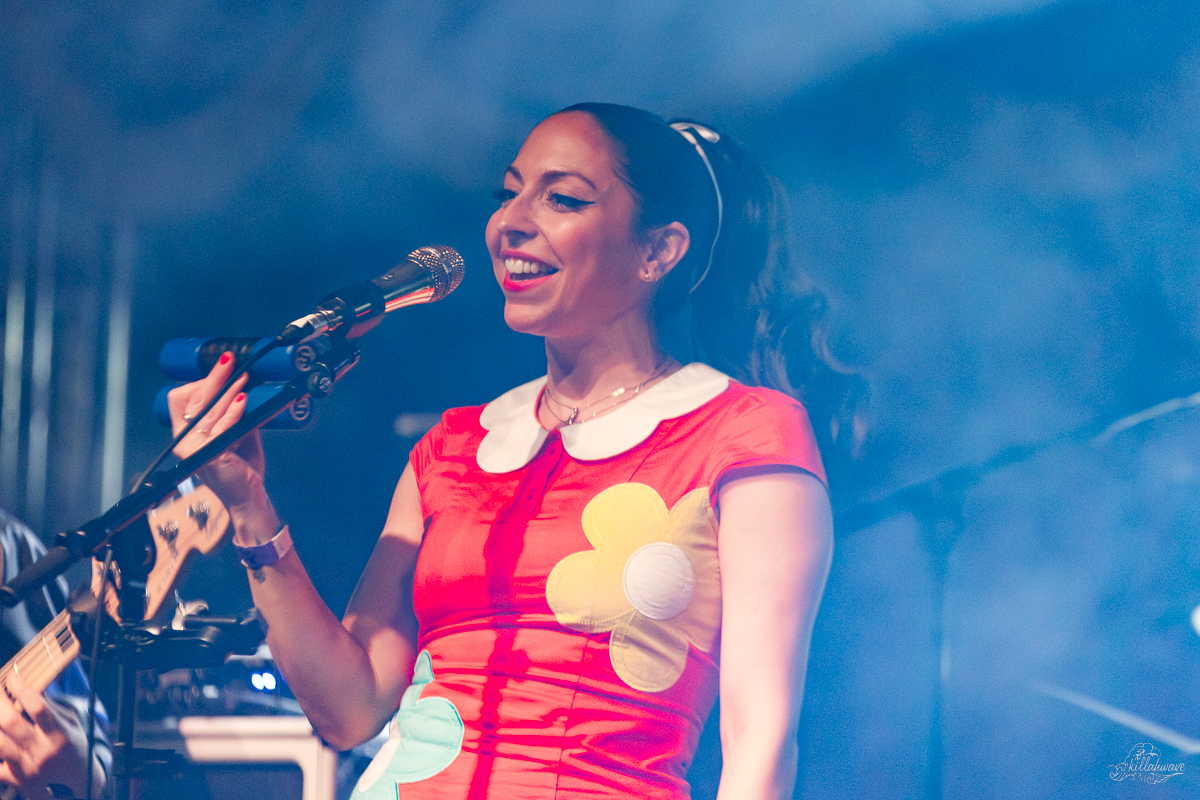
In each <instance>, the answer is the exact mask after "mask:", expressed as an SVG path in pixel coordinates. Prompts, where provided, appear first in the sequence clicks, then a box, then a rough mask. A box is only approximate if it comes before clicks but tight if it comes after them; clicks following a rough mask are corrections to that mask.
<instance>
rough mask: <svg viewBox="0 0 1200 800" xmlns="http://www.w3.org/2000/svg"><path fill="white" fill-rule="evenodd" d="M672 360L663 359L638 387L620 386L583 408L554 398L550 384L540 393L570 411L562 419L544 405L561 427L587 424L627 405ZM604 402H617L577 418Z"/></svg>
mask: <svg viewBox="0 0 1200 800" xmlns="http://www.w3.org/2000/svg"><path fill="white" fill-rule="evenodd" d="M673 360H674V359H672V358H671V357H670V356H667V357H666V358H664V359H663V361H662V363H661V364H659V365H658V366H657V367H655V368H654V371H653V372H651V373H650V375H649V376H648V377H647V378H646V379H645V380H644V381H642V382H641V383H639V384H638V385H636V386H622V387H621V388H619V389H617V390H616V391H614V392H611V393H610V394H606V395H604V397H601V398H599V399H598V400H593V401H592V402H590V403H588V404H587V405H584V406H573V405H571V404H570V403H566V402H564V401H563V400H561V399H559V398H557V397H555V396H554V392H552V391H550V384H549V383H547V384H546V391H544V392H543V393H542V396H543V397H544V398H546V399H547V400H552V401H553V402H555V403H558V404H559V405H560V406H562V407H563V408H569V409H570V410H571V413H569V414H567V417H566V419H563V418H562V417H560V416H559V415H558V414H555V413H554V409H553V408H551V407H550V405H549V403H547V404H546V410H547V411H549V412H550V416H552V417H554V418H555V419H556V420H558V421H559V422H561V423H562V424H563V425H574V424H575V423H576V422H587V421H588V420H589V419H595V418H596V417H597V416H599V415H600V414H603V413H604V412H605V411H611V410H612V409H614V408H616V407H617V406H619V405H621V404H622V403H628V402H629V401H630V400H632V399H633V398H635V397H637V395H638V393H639V392H641V391H642V389H644V388H646V384H647V383H649V382H650V381H652V380H654V379H655V378H657V377H658V376H660V375H662V373H663V372H665V371H666V369H667V366H668V365H669V364H670V363H671V362H672V361H673ZM625 394H628V395H629V396H628V397H624V395H625ZM617 398H621V399H619V400H617ZM606 400H617V402H615V403H613V404H612V405H609V406H605V407H604V408H601V409H600V410H598V411H596V412H594V413H592V414H591V415H589V416H587V417H585V418H583V419H580V418H579V414H580V412H582V411H587V410H588V409H589V408H591V407H592V406H594V405H597V404H599V403H603V402H605V401H606Z"/></svg>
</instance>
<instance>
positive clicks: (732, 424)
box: [171, 104, 853, 800]
mask: <svg viewBox="0 0 1200 800" xmlns="http://www.w3.org/2000/svg"><path fill="white" fill-rule="evenodd" d="M776 187H777V184H776V183H775V182H774V181H773V179H771V178H769V177H768V176H767V175H766V174H765V173H764V172H763V171H762V170H761V168H759V167H758V166H757V165H756V164H755V163H754V162H752V161H751V160H750V159H749V158H748V157H747V156H746V154H745V153H744V152H743V151H742V150H741V149H740V148H738V147H737V146H736V145H734V144H732V143H731V142H729V141H728V140H727V139H726V138H724V137H720V136H719V135H718V134H716V133H715V132H713V131H711V130H709V129H708V128H706V127H703V126H701V125H696V124H692V123H675V124H674V125H668V124H667V123H665V122H664V121H662V120H661V119H659V118H658V117H656V116H654V115H652V114H649V113H647V112H644V111H639V110H637V109H632V108H627V107H624V106H614V105H605V104H584V105H579V106H573V107H571V108H568V109H566V110H565V111H562V112H559V113H557V114H554V115H553V116H551V117H549V118H548V119H546V120H545V121H544V122H542V123H541V124H540V125H538V126H537V128H535V129H534V130H533V132H532V133H531V134H530V135H529V138H528V139H526V140H525V143H524V145H523V146H522V147H521V150H520V152H519V153H518V154H517V157H516V159H515V160H514V161H513V163H512V165H511V166H510V167H509V168H508V169H507V171H506V172H505V175H504V181H503V187H502V189H501V190H500V191H499V192H497V198H498V200H499V208H498V209H497V210H496V212H495V213H494V214H493V215H492V217H491V220H490V221H489V222H488V225H487V233H486V236H487V245H488V249H489V251H490V252H491V257H492V269H493V271H494V273H495V276H496V280H497V282H498V283H499V284H500V285H501V286H502V288H503V290H504V298H505V306H504V318H505V321H506V322H507V323H508V325H509V326H510V327H511V328H513V329H514V330H517V331H520V332H523V333H530V334H533V335H536V336H541V337H543V338H544V339H545V344H546V360H547V370H546V375H545V376H544V377H540V378H538V379H537V380H534V381H531V382H529V383H527V384H524V385H523V386H518V387H517V388H515V389H513V390H511V391H509V392H507V393H506V394H504V395H501V396H500V397H499V398H497V399H495V400H493V401H492V402H490V403H488V404H487V405H485V406H482V407H474V408H458V409H452V410H450V411H447V412H446V413H445V414H444V415H443V417H442V420H441V422H440V424H439V425H437V426H436V427H435V428H434V429H433V430H431V431H430V432H429V433H428V434H427V435H426V436H425V437H424V438H423V439H422V440H421V441H420V442H419V443H418V444H417V446H416V447H415V448H414V449H413V451H412V454H411V456H410V459H409V464H408V466H407V467H406V468H405V470H404V472H403V474H402V475H401V476H400V480H399V484H398V485H397V487H396V491H395V495H394V496H393V498H392V503H391V509H390V511H389V514H388V518H387V523H386V524H385V526H384V530H383V534H382V535H381V536H380V538H379V542H378V544H377V545H376V547H375V551H374V553H373V555H372V556H371V559H370V561H369V562H368V564H367V566H366V569H365V571H364V573H363V575H362V577H361V579H360V580H359V583H358V588H357V589H356V591H355V593H354V597H353V599H352V600H351V601H350V605H349V608H348V610H347V612H346V616H345V619H344V620H342V621H340V622H339V621H338V619H337V618H336V617H335V616H334V615H333V613H332V612H331V611H330V609H329V608H328V606H327V605H326V604H325V603H324V601H322V599H321V598H320V596H318V594H317V592H316V591H315V590H314V588H313V585H312V583H311V582H310V580H309V578H308V576H307V574H306V573H305V570H304V567H303V566H302V565H301V563H300V560H299V558H297V556H296V554H295V552H294V551H292V550H291V549H290V539H289V535H288V532H287V528H286V526H285V527H284V528H282V529H281V527H280V524H279V520H278V518H277V517H276V515H275V512H274V510H273V508H272V506H271V502H270V500H269V499H268V498H267V495H266V493H265V491H264V489H263V479H262V474H263V459H262V450H261V445H260V444H259V440H258V438H257V436H250V437H247V438H246V439H245V440H243V442H242V443H241V444H240V445H239V450H238V452H237V453H232V454H227V455H226V456H224V457H222V458H221V459H220V460H219V461H218V462H215V463H214V464H213V465H211V466H210V467H208V468H207V470H206V473H205V475H204V479H205V480H206V481H207V482H208V483H209V484H210V485H211V486H212V487H213V488H214V489H215V490H216V491H217V492H218V493H219V494H220V496H221V497H222V499H223V500H224V501H225V502H226V505H227V506H228V507H229V510H230V512H231V514H232V517H233V520H234V525H235V529H236V536H235V544H236V545H238V547H239V549H240V550H241V552H242V553H243V560H244V561H245V562H247V565H248V566H249V567H250V568H251V580H250V585H251V589H252V591H253V593H254V599H255V604H256V605H257V606H258V608H259V609H261V611H262V613H263V614H264V616H265V617H266V619H267V621H268V623H269V625H270V633H269V635H268V641H269V643H270V646H271V652H272V653H273V654H274V656H275V659H276V661H277V663H278V665H279V668H280V670H281V672H282V673H283V675H284V677H285V678H286V680H287V682H288V684H289V686H290V687H291V689H292V691H293V692H294V693H295V695H296V697H297V698H298V699H299V700H300V702H301V704H302V705H303V707H304V709H305V712H306V713H307V714H308V717H309V719H310V720H311V721H312V724H313V726H314V728H315V729H316V730H317V731H318V732H319V733H320V735H321V736H322V737H324V738H325V739H326V741H328V742H329V743H330V744H331V745H333V746H334V747H337V748H350V747H353V746H355V745H357V744H359V743H360V742H363V741H365V740H367V739H369V738H371V737H372V736H374V735H375V733H376V732H378V731H379V730H380V729H381V728H382V727H383V726H384V725H387V724H388V723H389V719H390V720H391V722H390V739H389V741H388V743H387V744H386V745H385V746H384V747H383V749H382V750H381V751H380V753H379V755H378V756H377V757H376V758H375V760H374V761H373V762H372V764H371V765H370V767H369V768H368V769H367V771H366V772H365V773H364V775H363V776H362V779H361V780H360V781H359V783H358V786H357V789H356V791H355V797H364V798H396V797H399V798H402V799H403V800H409V799H410V798H437V799H438V800H455V799H457V798H464V799H470V800H483V799H484V798H489V799H492V800H495V799H496V798H553V797H560V798H566V797H577V796H586V797H595V798H627V797H655V798H659V797H661V798H682V797H687V796H688V793H689V790H688V785H687V782H686V777H685V776H686V772H687V769H688V766H689V764H690V763H691V760H692V756H693V753H694V751H695V748H696V743H697V740H698V738H699V736H700V731H701V728H702V726H703V725H704V721H705V719H706V718H707V717H708V714H709V711H710V710H711V709H712V707H713V704H714V702H715V701H716V699H717V697H718V695H719V697H720V700H721V742H722V749H723V755H724V767H723V772H722V775H721V782H720V789H719V797H720V798H722V800H731V799H732V798H738V800H743V799H745V798H783V797H791V795H792V788H793V783H794V782H795V775H796V761H797V744H796V734H797V724H798V719H799V716H800V701H801V695H802V692H803V687H804V674H805V664H806V661H807V657H808V647H809V639H810V635H811V632H812V626H813V619H814V617H815V615H816V612H817V605H818V603H819V601H820V597H821V592H822V589H823V586H824V583H825V578H826V575H827V573H828V571H829V564H830V556H831V552H832V546H833V538H832V528H831V519H830V509H829V501H828V496H827V492H826V487H825V473H824V469H823V467H822V463H821V457H820V455H819V454H818V447H817V438H816V435H814V426H813V425H811V424H810V422H809V415H808V414H807V413H806V410H805V407H804V406H802V405H801V404H800V403H799V402H798V401H797V400H796V399H794V398H795V397H800V398H802V399H804V401H805V402H806V404H808V406H809V408H810V409H811V410H812V412H813V417H812V418H813V420H814V421H815V422H816V434H817V435H819V436H820V437H821V438H822V440H823V443H824V442H826V441H832V440H833V439H835V438H838V433H839V429H840V431H841V438H842V439H843V440H844V439H846V438H847V434H848V433H849V431H850V426H851V425H852V424H853V417H852V407H851V405H850V403H849V401H848V400H846V396H847V392H846V387H848V386H849V385H850V384H849V379H848V378H847V376H845V375H843V374H841V373H839V372H838V371H837V370H835V369H833V368H831V367H830V361H829V359H828V358H826V356H825V351H824V344H823V338H822V337H821V336H820V333H819V331H820V328H819V326H818V323H819V319H818V318H819V316H820V313H821V311H822V308H823V305H822V302H821V297H820V295H819V293H817V292H816V290H815V289H813V288H812V287H811V285H810V284H808V283H807V281H806V280H805V279H803V278H802V277H800V276H798V275H797V274H795V273H794V272H793V271H792V269H791V266H790V264H789V262H788V256H787V249H786V243H785V239H786V237H785V233H784V232H785V231H786V217H785V214H784V211H783V209H782V207H781V200H782V198H781V196H780V193H779V192H778V190H777V188H776ZM685 311H690V314H691V318H692V330H693V332H694V335H693V339H694V342H695V347H696V349H697V352H698V353H699V355H700V356H701V357H702V358H703V359H704V363H702V362H699V361H697V362H693V363H689V364H681V363H680V362H678V361H676V360H675V359H674V358H672V356H671V355H670V354H668V353H667V352H664V349H663V347H662V346H661V345H660V342H659V335H658V326H659V323H660V322H664V323H665V321H667V320H668V319H670V318H672V316H673V315H677V314H679V313H680V312H685ZM232 370H233V364H232V359H228V358H227V359H226V360H225V361H224V362H223V363H221V364H218V366H217V367H216V368H214V370H213V372H212V373H211V374H210V375H209V376H208V378H207V379H205V380H203V381H200V382H197V383H195V384H190V385H188V386H185V387H182V388H180V389H177V390H175V391H174V392H172V394H171V410H172V419H173V421H174V424H175V429H176V430H177V431H178V430H181V429H182V427H183V426H184V424H185V423H184V420H185V419H190V418H191V415H193V414H195V413H196V412H198V411H199V410H200V409H201V408H202V407H203V406H204V405H205V403H206V402H207V401H208V400H209V399H210V398H211V397H212V395H213V394H214V393H215V392H216V390H217V388H218V387H219V386H221V385H222V383H223V382H224V381H225V380H226V379H227V378H228V377H229V375H230V374H231V373H232ZM729 375H733V376H735V377H736V378H737V380H734V379H731V378H730V377H729ZM739 381H740V382H739ZM754 384H769V385H771V386H774V387H775V388H774V389H770V388H760V387H758V386H755V385H754ZM241 388H242V384H241V383H238V384H235V385H234V386H233V388H232V389H230V391H229V392H227V393H226V395H225V396H224V397H223V398H222V400H221V401H220V402H219V403H218V404H217V405H216V406H215V407H214V409H213V410H212V411H211V412H210V413H209V414H208V415H207V416H206V417H205V419H203V420H202V421H201V422H200V424H199V425H198V426H197V427H196V428H195V429H194V430H193V431H192V433H191V434H189V436H188V437H187V438H185V439H184V441H183V442H182V443H181V445H180V448H179V452H180V453H181V454H183V453H188V452H191V451H193V450H194V449H195V448H196V447H198V446H199V445H200V444H201V443H202V442H204V441H205V440H207V439H208V438H209V437H211V436H215V435H217V434H219V433H221V432H222V431H223V430H225V429H227V428H228V427H229V425H231V424H232V423H233V422H234V421H235V420H236V419H237V418H238V417H240V415H241V414H242V412H243V410H244V407H245V396H244V395H243V394H241V393H240V389H241ZM778 390H782V391H778Z"/></svg>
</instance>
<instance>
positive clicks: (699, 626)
mask: <svg viewBox="0 0 1200 800" xmlns="http://www.w3.org/2000/svg"><path fill="white" fill-rule="evenodd" d="M582 523H583V532H584V534H585V535H586V536H587V538H588V541H589V542H591V543H592V547H594V548H595V550H585V551H583V552H580V553H572V554H571V555H569V556H567V557H566V558H564V559H563V560H562V561H560V562H558V564H556V565H555V567H554V569H553V570H551V571H550V577H549V578H548V579H547V580H546V600H547V602H549V604H550V608H551V609H552V610H553V611H554V616H555V618H557V619H558V621H559V623H561V624H562V625H565V626H566V627H568V628H571V629H573V630H577V631H584V632H587V633H602V632H604V631H612V637H611V639H610V641H609V657H610V658H611V659H612V665H613V669H615V670H616V672H617V675H618V676H619V677H620V678H621V680H623V681H624V682H625V683H627V684H628V685H629V686H632V687H633V688H634V689H639V690H641V691H643V692H661V691H663V690H664V689H669V688H670V687H671V686H673V685H674V684H675V681H677V680H679V676H680V675H682V674H683V668H684V666H685V665H686V663H687V652H688V644H689V643H691V644H692V645H693V646H695V647H696V649H697V650H700V651H702V652H705V653H708V652H711V651H712V648H713V644H714V643H715V641H716V638H717V631H718V629H719V628H720V625H721V576H720V573H719V571H718V568H717V526H716V520H715V519H714V518H713V514H712V510H711V508H710V506H709V501H708V488H707V487H701V488H699V489H695V490H693V491H691V492H688V493H687V494H686V495H684V496H683V497H681V498H680V499H679V502H678V503H676V504H675V507H674V508H672V509H671V510H670V511H668V510H667V504H666V503H665V502H663V499H662V498H661V497H659V495H658V492H656V491H654V489H652V488H650V487H649V486H646V485H645V484H641V483H621V484H617V485H616V486H612V487H609V488H608V489H605V490H604V491H603V492H601V493H600V494H598V495H596V496H595V497H593V498H592V500H591V502H589V503H588V504H587V507H586V508H584V509H583V519H582Z"/></svg>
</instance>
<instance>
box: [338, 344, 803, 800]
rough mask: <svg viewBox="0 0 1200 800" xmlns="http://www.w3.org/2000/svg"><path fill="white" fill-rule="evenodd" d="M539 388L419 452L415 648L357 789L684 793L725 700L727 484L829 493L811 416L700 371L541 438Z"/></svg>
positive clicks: (486, 794) (517, 393) (475, 793)
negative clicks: (721, 682) (767, 470)
mask: <svg viewBox="0 0 1200 800" xmlns="http://www.w3.org/2000/svg"><path fill="white" fill-rule="evenodd" d="M544 383H545V378H541V379H538V380H536V381H533V382H531V383H528V384H525V385H524V386H520V387H517V388H516V389H513V390H512V391H510V392H508V393H506V394H505V395H502V396H501V397H500V398H498V399H497V400H495V401H493V402H492V403H489V404H488V405H487V406H485V407H482V408H480V407H473V408H459V409H452V410H450V411H448V412H446V414H445V415H444V416H443V417H442V421H441V423H440V424H439V425H438V426H437V427H435V428H434V429H433V430H432V431H430V432H429V434H427V435H426V436H425V438H424V439H422V440H421V442H420V443H419V444H418V445H417V446H416V447H415V448H414V450H413V453H412V455H411V457H410V460H411V463H412V465H413V467H414V470H415V472H416V478H417V485H418V487H419V489H420V492H421V503H422V508H423V512H424V515H425V520H426V533H425V538H424V540H423V543H422V545H421V552H420V556H419V558H418V561H417V567H416V574H415V582H414V598H415V602H414V606H415V609H416V613H417V617H418V620H419V622H420V634H419V648H420V650H421V655H420V657H419V658H418V663H417V666H416V674H415V676H414V683H413V685H412V687H410V688H409V689H408V691H407V692H406V693H405V696H404V700H403V701H402V703H401V706H400V709H399V711H398V712H397V714H396V718H395V719H394V720H393V722H392V737H391V740H390V741H389V742H388V744H387V745H385V746H384V748H383V750H381V751H380V754H379V756H377V757H376V759H375V761H374V762H372V764H371V767H369V768H368V770H367V772H366V773H364V775H363V779H362V780H360V782H359V785H358V788H357V789H356V793H355V797H367V798H384V797H391V798H396V797H399V798H403V799H406V800H407V799H408V798H437V800H459V798H463V799H464V800H484V798H553V797H580V796H583V797H595V798H627V797H631V796H632V797H663V798H682V797H687V796H688V786H687V782H686V780H685V775H686V772H687V769H688V766H689V765H690V763H691V759H692V755H693V753H694V751H695V748H696V742H697V740H698V738H699V736H700V731H701V728H702V727H703V725H704V722H705V720H706V718H707V717H708V713H709V711H710V710H711V709H712V706H713V703H714V701H715V699H716V695H717V667H718V664H717V654H718V649H717V648H718V637H719V631H720V604H721V599H720V576H719V572H718V569H717V526H716V515H715V509H714V504H715V499H716V497H717V491H718V489H719V487H720V485H721V482H722V480H723V479H724V478H725V477H726V476H728V475H729V474H730V473H731V471H734V470H739V469H743V468H755V467H764V466H772V465H782V466H785V467H794V468H798V469H801V470H805V471H808V472H811V473H812V474H814V475H816V476H817V477H818V478H820V479H821V480H822V481H824V479H825V478H824V471H823V469H822V466H821V460H820V456H819V455H818V453H817V447H816V443H815V441H814V439H813V435H812V429H811V426H810V425H809V422H808V417H807V414H806V413H805V411H804V409H803V407H802V406H801V405H800V404H799V403H797V402H796V401H795V400H793V399H791V398H790V397H787V396H786V395H783V394H780V393H779V392H774V391H771V390H769V389H762V388H751V387H746V386H742V385H741V384H738V383H736V382H731V381H730V380H729V378H728V377H726V376H725V375H722V374H721V373H719V372H717V371H715V370H713V369H711V368H709V367H707V366H705V365H703V364H690V365H688V366H686V367H684V368H683V369H681V370H679V371H678V372H676V373H675V374H673V375H671V376H670V377H668V378H667V379H665V380H663V381H661V382H659V383H658V384H656V385H655V386H653V387H651V388H650V389H648V390H646V391H645V392H643V393H642V394H640V395H639V396H638V397H636V398H634V399H633V400H632V401H629V402H627V403H625V404H623V405H621V406H619V407H617V408H616V409H614V410H613V411H612V412H610V413H608V414H605V415H603V416H601V417H598V418H596V419H594V420H590V421H587V422H583V423H580V424H576V425H572V426H569V427H566V428H563V429H562V430H561V431H560V432H551V433H548V432H546V431H545V430H543V429H542V428H541V426H540V425H539V424H538V423H537V418H536V404H537V399H538V396H539V395H540V392H541V389H542V386H543V385H544ZM560 433H561V435H560Z"/></svg>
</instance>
